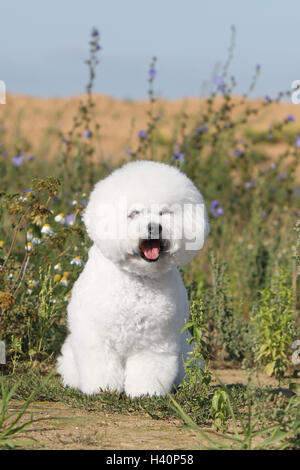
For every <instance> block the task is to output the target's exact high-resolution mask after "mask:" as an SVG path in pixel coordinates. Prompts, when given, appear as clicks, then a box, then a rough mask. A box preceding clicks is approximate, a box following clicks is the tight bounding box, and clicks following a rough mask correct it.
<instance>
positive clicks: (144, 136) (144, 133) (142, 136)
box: [138, 129, 147, 140]
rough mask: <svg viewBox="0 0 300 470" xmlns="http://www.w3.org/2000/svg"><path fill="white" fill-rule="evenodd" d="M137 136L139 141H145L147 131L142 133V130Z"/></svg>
mask: <svg viewBox="0 0 300 470" xmlns="http://www.w3.org/2000/svg"><path fill="white" fill-rule="evenodd" d="M138 136H139V138H140V139H143V140H145V139H147V131H144V130H143V129H141V130H140V131H139V132H138Z"/></svg>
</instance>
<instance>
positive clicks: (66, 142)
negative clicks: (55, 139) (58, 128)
mask: <svg viewBox="0 0 300 470" xmlns="http://www.w3.org/2000/svg"><path fill="white" fill-rule="evenodd" d="M61 141H62V142H63V143H64V144H68V143H69V141H68V139H67V138H66V137H63V138H62V139H61Z"/></svg>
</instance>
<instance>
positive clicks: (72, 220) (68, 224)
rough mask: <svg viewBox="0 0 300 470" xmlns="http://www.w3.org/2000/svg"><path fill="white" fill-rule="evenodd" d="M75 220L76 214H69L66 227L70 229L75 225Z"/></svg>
mask: <svg viewBox="0 0 300 470" xmlns="http://www.w3.org/2000/svg"><path fill="white" fill-rule="evenodd" d="M74 220H75V214H68V215H67V216H66V226H67V227H69V226H70V225H73V223H74Z"/></svg>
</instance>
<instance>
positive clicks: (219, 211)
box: [210, 200, 224, 218]
mask: <svg viewBox="0 0 300 470" xmlns="http://www.w3.org/2000/svg"><path fill="white" fill-rule="evenodd" d="M210 212H211V214H212V216H213V217H215V218H217V217H220V216H221V215H223V214H224V209H223V207H222V206H220V201H218V200H215V201H213V202H212V203H211V205H210Z"/></svg>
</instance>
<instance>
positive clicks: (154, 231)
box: [148, 222, 162, 238]
mask: <svg viewBox="0 0 300 470" xmlns="http://www.w3.org/2000/svg"><path fill="white" fill-rule="evenodd" d="M161 232H162V226H161V225H160V224H155V223H153V222H149V224H148V233H149V236H150V238H159V236H160V235H161Z"/></svg>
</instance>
